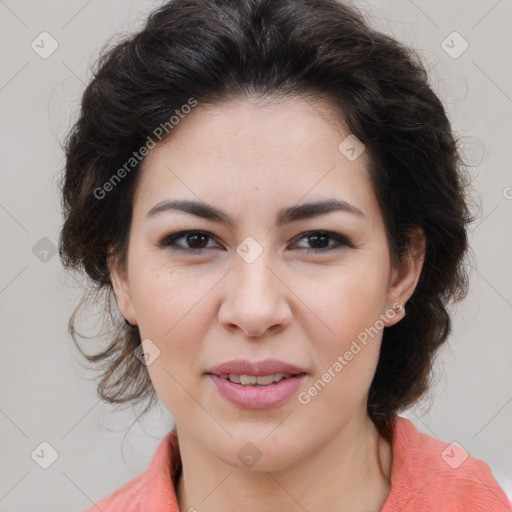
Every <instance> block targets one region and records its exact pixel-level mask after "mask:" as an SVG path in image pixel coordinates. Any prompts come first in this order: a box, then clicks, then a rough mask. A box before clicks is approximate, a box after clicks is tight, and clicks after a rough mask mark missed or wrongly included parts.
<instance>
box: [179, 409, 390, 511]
mask: <svg viewBox="0 0 512 512" xmlns="http://www.w3.org/2000/svg"><path fill="white" fill-rule="evenodd" d="M354 427H356V428H354ZM178 432H179V443H180V452H181V454H182V466H183V470H182V473H181V476H180V478H179V481H178V483H177V485H176V493H177V499H178V506H179V510H182V511H189V510H191V511H194V510H201V512H214V511H218V510H224V511H226V512H230V511H235V510H244V512H256V511H258V512H259V511H261V510H269V511H273V510H279V511H280V512H304V510H308V511H309V512H317V511H318V512H319V511H324V510H352V511H354V512H355V511H358V512H370V511H376V510H380V509H381V507H382V505H383V504H384V502H385V501H386V498H387V496H388V494H389V490H390V482H391V465H392V448H391V446H390V444H389V443H388V442H387V441H385V440H384V439H383V438H381V437H380V436H379V435H378V432H377V430H376V428H375V426H374V424H373V422H372V421H371V420H370V419H369V418H368V417H366V418H365V420H364V421H363V422H362V423H361V422H360V423H359V424H358V425H347V426H346V429H343V431H342V432H339V433H337V434H336V435H335V436H334V437H333V438H332V439H330V441H329V442H328V443H326V444H324V445H323V446H320V447H316V446H315V448H314V449H312V450H311V452H310V453H307V456H305V457H303V459H301V460H300V461H299V462H297V463H295V464H294V465H293V466H286V467H283V468H282V469H280V470H278V471H272V472H268V471H261V470H260V471H258V470H255V469H254V468H252V469H250V470H248V469H246V468H240V467H234V466H232V465H229V464H226V463H225V462H224V461H222V460H219V459H218V458H217V457H214V456H213V455H212V454H211V453H208V452H205V451H204V448H203V447H202V446H201V445H198V444H197V443H196V442H195V441H194V439H193V438H191V437H190V436H188V433H186V432H181V431H179V430H178Z"/></svg>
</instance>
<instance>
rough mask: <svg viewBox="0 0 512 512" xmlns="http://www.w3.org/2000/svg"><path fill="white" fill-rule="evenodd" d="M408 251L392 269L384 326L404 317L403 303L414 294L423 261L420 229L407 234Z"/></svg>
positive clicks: (423, 238) (423, 249)
mask: <svg viewBox="0 0 512 512" xmlns="http://www.w3.org/2000/svg"><path fill="white" fill-rule="evenodd" d="M408 238H409V250H408V251H407V253H406V254H404V255H402V256H401V258H400V263H399V264H398V265H397V266H396V267H394V268H393V269H392V272H391V281H390V287H389V292H388V304H389V306H388V309H389V310H392V311H393V314H392V315H387V316H388V319H389V320H388V321H387V322H386V325H387V326H388V327H389V326H391V325H394V324H396V323H397V322H399V321H400V320H401V319H402V318H403V317H404V316H405V303H406V302H407V301H408V300H409V298H410V297H411V296H412V294H413V293H414V290H415V289H416V285H417V284H418V281H419V278H420V275H421V270H422V268H423V263H424V260H425V249H426V240H425V235H424V233H423V230H422V229H421V228H414V229H413V230H411V231H410V233H409V237H408Z"/></svg>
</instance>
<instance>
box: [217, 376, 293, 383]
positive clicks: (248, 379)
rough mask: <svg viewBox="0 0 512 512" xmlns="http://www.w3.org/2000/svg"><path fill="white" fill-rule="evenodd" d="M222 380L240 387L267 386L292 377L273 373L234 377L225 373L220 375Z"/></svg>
mask: <svg viewBox="0 0 512 512" xmlns="http://www.w3.org/2000/svg"><path fill="white" fill-rule="evenodd" d="M221 377H222V378H223V379H226V380H229V381H231V382H234V383H235V384H241V385H242V386H268V385H269V384H272V383H273V382H279V381H280V380H283V379H286V378H288V377H292V374H291V373H273V374H272V375H260V376H256V375H236V374H234V373H230V374H229V375H228V374H227V373H225V374H223V375H221Z"/></svg>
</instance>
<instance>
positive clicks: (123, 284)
mask: <svg viewBox="0 0 512 512" xmlns="http://www.w3.org/2000/svg"><path fill="white" fill-rule="evenodd" d="M108 269H109V273H110V280H111V282H112V288H113V290H114V294H115V296H116V302H117V307H118V308H119V311H120V312H121V314H122V315H123V316H124V318H125V320H126V321H127V322H129V323H130V324H131V325H138V324H137V317H136V315H135V308H134V306H133V300H132V294H131V289H130V283H129V281H128V272H127V271H126V269H124V268H122V266H121V265H120V264H119V263H118V261H117V259H116V258H115V257H114V256H113V255H112V253H110V252H109V256H108Z"/></svg>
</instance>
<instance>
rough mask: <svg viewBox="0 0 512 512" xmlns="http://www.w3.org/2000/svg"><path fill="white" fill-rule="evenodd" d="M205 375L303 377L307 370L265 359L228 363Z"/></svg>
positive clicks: (239, 360)
mask: <svg viewBox="0 0 512 512" xmlns="http://www.w3.org/2000/svg"><path fill="white" fill-rule="evenodd" d="M205 373H207V374H210V375H218V376H220V375H225V374H231V373H233V374H235V375H254V376H256V377H259V376H262V375H272V374H275V373H288V374H291V375H301V374H305V373H307V372H306V370H305V369H303V368H300V367H299V366H295V365H293V364H291V363H287V362H285V361H280V360H278V359H265V360H263V361H254V362H251V361H248V360H246V359H236V360H232V361H227V362H225V363H222V364H219V365H217V366H214V367H213V368H210V369H209V370H208V371H206V372H205Z"/></svg>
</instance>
